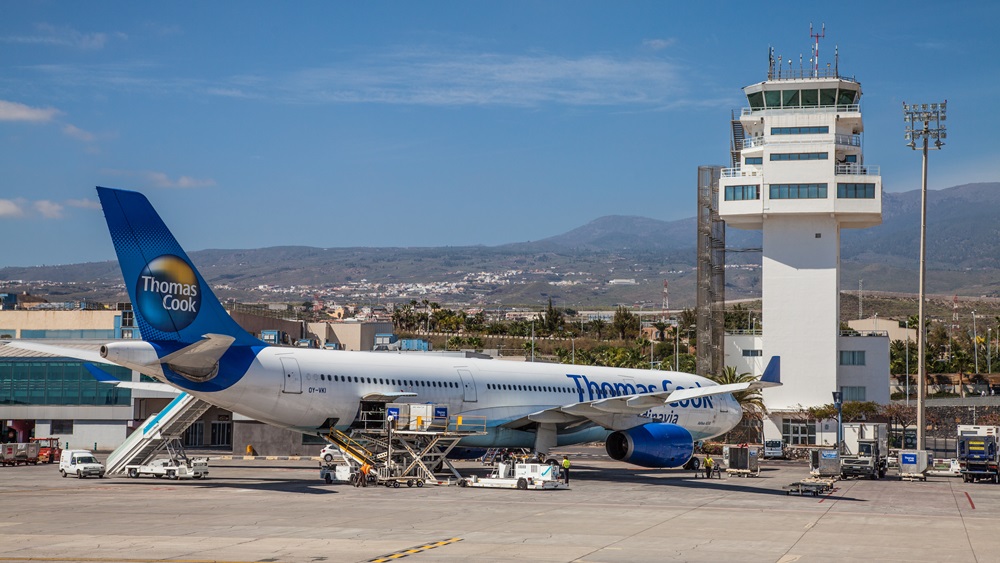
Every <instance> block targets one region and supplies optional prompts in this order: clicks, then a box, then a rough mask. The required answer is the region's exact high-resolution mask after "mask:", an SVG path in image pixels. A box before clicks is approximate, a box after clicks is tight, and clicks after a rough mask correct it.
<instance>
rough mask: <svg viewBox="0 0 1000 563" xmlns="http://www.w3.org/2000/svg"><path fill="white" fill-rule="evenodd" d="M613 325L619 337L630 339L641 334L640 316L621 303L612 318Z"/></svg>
mask: <svg viewBox="0 0 1000 563" xmlns="http://www.w3.org/2000/svg"><path fill="white" fill-rule="evenodd" d="M611 326H612V327H613V328H614V331H615V333H616V334H617V335H618V338H620V339H621V340H628V339H630V338H634V337H635V336H638V334H639V317H638V316H637V315H635V314H633V313H632V312H631V311H629V310H628V309H626V308H625V306H624V305H619V306H618V310H616V311H615V316H614V318H613V319H612V320H611Z"/></svg>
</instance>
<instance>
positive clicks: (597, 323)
mask: <svg viewBox="0 0 1000 563" xmlns="http://www.w3.org/2000/svg"><path fill="white" fill-rule="evenodd" d="M607 327H608V323H607V321H605V320H604V319H594V320H592V321H590V328H591V329H592V330H593V331H594V332H595V333H596V334H597V339H598V340H600V339H601V333H602V332H604V329H605V328H607Z"/></svg>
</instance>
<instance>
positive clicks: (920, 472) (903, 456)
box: [899, 450, 931, 481]
mask: <svg viewBox="0 0 1000 563" xmlns="http://www.w3.org/2000/svg"><path fill="white" fill-rule="evenodd" d="M930 467H931V453H930V452H928V451H927V450H902V451H901V452H899V477H900V478H901V479H909V480H913V479H919V480H921V481H926V480H927V470H928V469H929V468H930Z"/></svg>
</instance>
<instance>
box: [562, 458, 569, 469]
mask: <svg viewBox="0 0 1000 563" xmlns="http://www.w3.org/2000/svg"><path fill="white" fill-rule="evenodd" d="M563 469H569V459H564V460H563Z"/></svg>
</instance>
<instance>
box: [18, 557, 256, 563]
mask: <svg viewBox="0 0 1000 563" xmlns="http://www.w3.org/2000/svg"><path fill="white" fill-rule="evenodd" d="M0 561H70V562H76V561H80V562H82V563H254V562H253V561H223V560H219V559H162V558H159V559H126V558H122V557H113V558H107V559H105V558H103V557H75V556H74V557H0Z"/></svg>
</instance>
